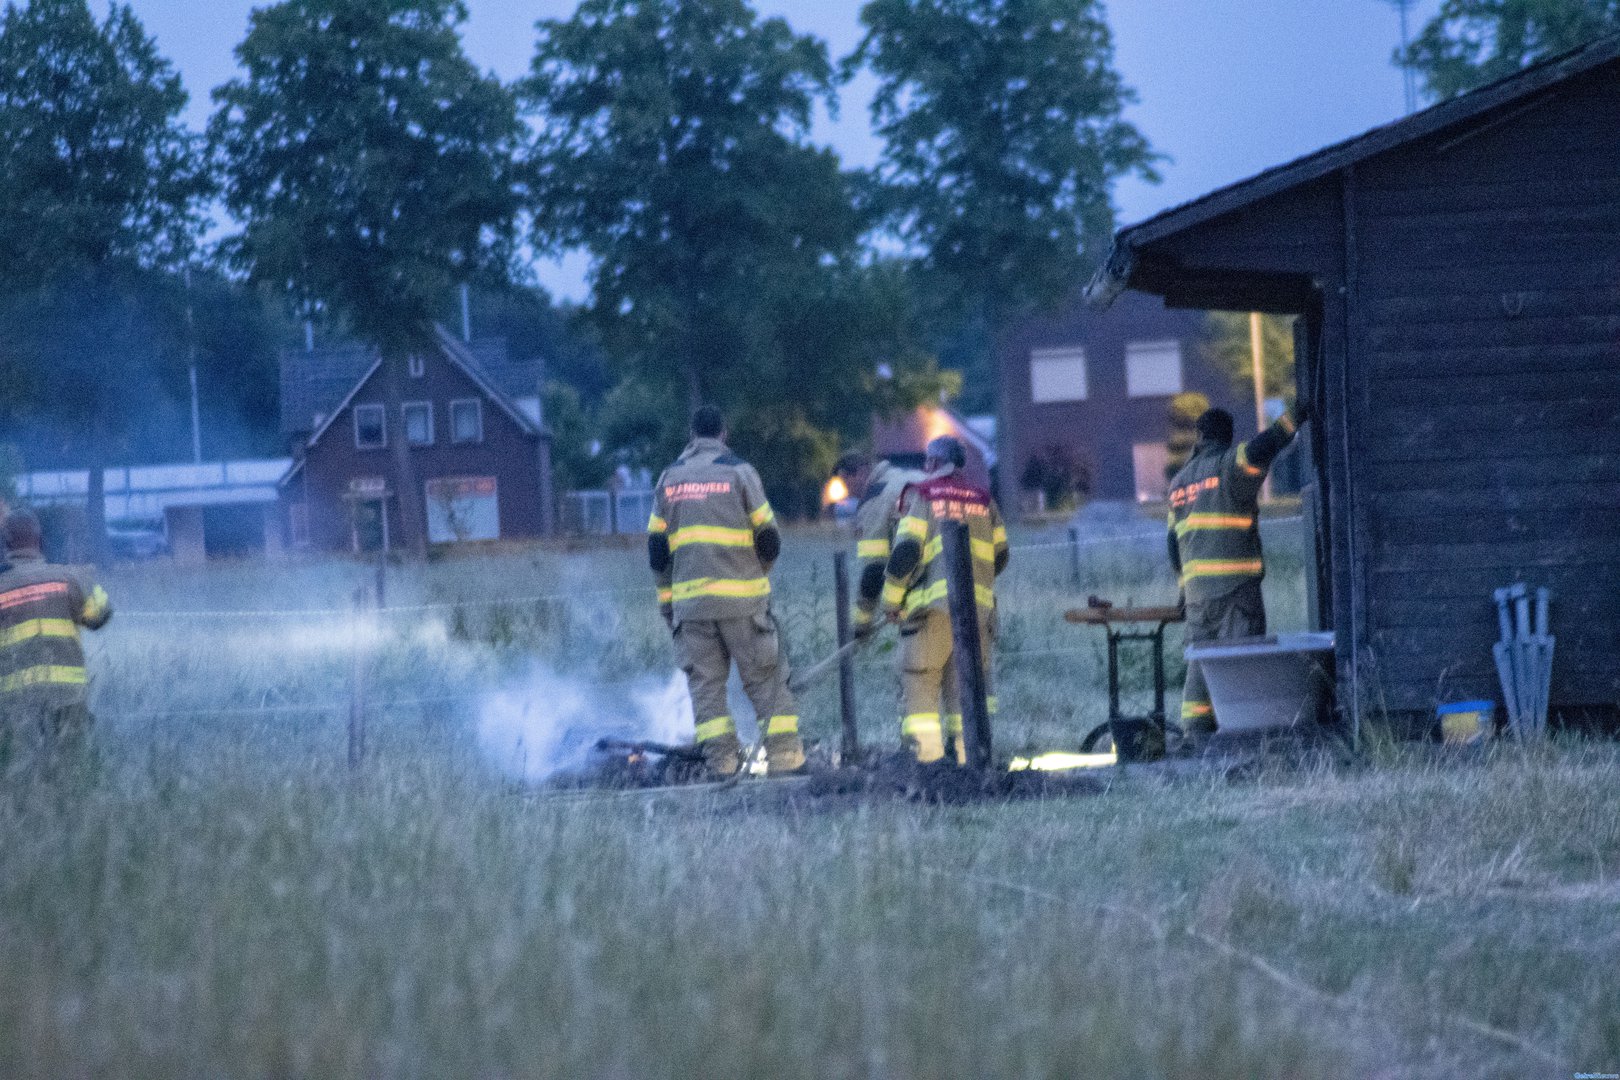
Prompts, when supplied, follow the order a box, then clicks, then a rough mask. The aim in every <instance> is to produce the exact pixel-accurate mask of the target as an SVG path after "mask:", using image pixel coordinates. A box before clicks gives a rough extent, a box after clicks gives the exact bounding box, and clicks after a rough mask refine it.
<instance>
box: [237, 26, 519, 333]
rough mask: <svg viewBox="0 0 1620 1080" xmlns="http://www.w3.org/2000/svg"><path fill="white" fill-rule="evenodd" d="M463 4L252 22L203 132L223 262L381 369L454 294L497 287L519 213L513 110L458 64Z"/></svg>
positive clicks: (499, 91)
mask: <svg viewBox="0 0 1620 1080" xmlns="http://www.w3.org/2000/svg"><path fill="white" fill-rule="evenodd" d="M466 14H467V13H466V9H465V7H464V5H463V4H461V3H460V2H459V0H282V2H280V3H276V4H272V5H270V6H268V7H263V8H259V9H257V10H255V11H254V12H253V15H252V22H251V25H250V28H249V31H248V35H247V37H246V38H245V39H244V40H243V41H242V43H241V44H240V45H239V46H238V47H237V49H236V56H237V59H238V61H239V62H240V64H241V66H242V68H243V74H242V75H241V76H240V77H239V78H237V79H233V80H232V81H230V82H228V83H226V84H225V85H224V86H222V87H220V88H219V89H217V90H215V91H214V100H215V102H216V103H217V105H218V111H217V112H216V114H215V115H214V118H213V120H212V122H211V123H210V125H209V132H210V134H211V136H212V137H213V139H214V141H215V143H216V145H217V146H218V147H219V149H220V152H221V155H222V159H223V169H224V173H225V202H226V205H227V206H228V207H229V209H230V210H231V212H232V213H233V214H234V215H235V216H236V218H237V220H238V221H240V222H241V224H242V229H241V231H240V233H239V234H238V235H237V236H236V237H234V238H233V239H232V240H231V241H230V243H229V244H228V245H227V249H226V250H227V252H228V255H229V257H230V259H231V261H232V263H233V264H234V265H235V266H236V267H237V268H239V269H241V270H243V271H245V272H246V273H247V274H248V275H249V277H250V279H251V280H253V281H255V282H258V283H262V284H265V285H268V286H270V287H272V288H275V289H277V290H278V291H281V292H284V293H287V294H289V295H291V296H292V297H294V298H295V299H296V300H298V301H300V302H302V303H306V304H312V305H319V306H320V307H321V308H322V309H323V310H325V311H326V312H327V313H328V315H329V316H330V317H332V318H333V319H334V320H336V321H338V322H340V323H342V324H344V325H346V326H347V327H348V328H350V329H351V330H352V331H353V332H354V333H355V334H356V335H357V336H359V337H360V338H361V339H363V340H366V341H369V342H371V343H373V344H376V345H377V346H379V347H381V348H383V349H384V351H385V352H392V351H395V350H399V349H403V348H408V347H409V346H410V344H411V343H412V342H413V341H414V340H419V337H418V335H420V333H421V331H422V327H423V324H425V323H426V322H427V321H428V319H429V318H431V316H432V315H433V314H435V313H437V312H439V311H441V310H442V309H443V307H444V305H445V304H446V302H447V300H448V298H449V297H451V296H452V295H453V294H454V290H455V288H456V287H457V286H458V285H459V284H461V283H462V282H465V281H467V280H469V279H472V278H475V277H480V276H486V277H493V278H496V279H501V278H504V277H505V276H506V274H507V272H508V270H509V268H510V265H511V259H512V254H513V245H514V240H515V237H516V230H517V225H516V216H517V213H518V209H519V206H520V202H521V196H522V187H521V174H520V171H519V167H518V164H517V158H518V147H519V142H520V132H521V125H520V124H519V121H518V117H517V109H516V104H515V102H514V100H513V97H512V95H511V93H510V92H509V91H508V90H507V88H505V87H504V86H502V85H501V83H500V81H499V80H497V79H496V78H494V77H493V76H491V75H488V74H485V73H483V72H480V71H479V70H478V69H477V68H476V67H475V66H474V65H473V64H472V63H471V61H469V60H468V59H467V57H466V55H465V53H464V52H463V51H462V47H461V38H460V34H459V27H460V26H461V24H462V23H463V22H464V21H465V19H466Z"/></svg>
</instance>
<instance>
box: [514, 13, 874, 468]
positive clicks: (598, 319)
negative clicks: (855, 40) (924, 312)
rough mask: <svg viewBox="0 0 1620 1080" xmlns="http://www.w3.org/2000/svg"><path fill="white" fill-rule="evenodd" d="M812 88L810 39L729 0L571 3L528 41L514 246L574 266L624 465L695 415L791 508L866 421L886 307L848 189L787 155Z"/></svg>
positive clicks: (816, 155) (824, 64)
mask: <svg viewBox="0 0 1620 1080" xmlns="http://www.w3.org/2000/svg"><path fill="white" fill-rule="evenodd" d="M833 83H834V73H833V67H832V64H831V62H830V60H829V59H828V56H827V51H826V47H825V46H824V45H823V44H822V43H821V42H820V41H818V40H816V39H814V38H811V37H806V36H802V35H798V34H795V33H794V32H793V30H792V29H791V27H789V25H788V24H787V23H786V22H784V21H783V20H781V19H774V18H773V19H765V20H761V19H759V18H757V17H756V15H755V13H754V12H753V11H752V9H751V8H750V7H749V6H748V4H747V3H746V2H745V0H584V2H583V3H581V4H580V6H579V8H578V10H577V11H576V12H575V13H574V15H573V16H572V17H571V18H568V19H553V20H544V21H542V22H541V23H540V24H539V40H538V44H537V48H536V52H535V57H534V62H533V65H532V68H531V74H530V76H529V77H528V79H527V80H525V82H524V84H523V87H522V94H523V97H524V100H525V102H526V105H527V109H528V111H529V113H530V115H531V116H532V117H533V118H534V120H535V121H536V130H537V132H538V135H537V141H536V144H535V152H534V161H535V163H536V166H537V168H536V188H535V198H534V204H533V206H534V212H535V233H534V235H535V240H536V242H537V246H539V247H541V248H543V249H547V250H554V251H555V250H564V249H570V248H574V249H584V250H585V251H586V252H588V253H589V255H590V257H591V259H592V272H591V290H592V293H591V304H590V316H591V318H592V321H593V322H594V323H595V325H596V328H597V330H598V332H599V337H600V340H601V342H602V345H603V347H604V349H605V350H606V352H607V354H608V355H609V357H610V358H612V359H613V360H614V361H615V362H616V363H617V365H618V369H619V371H620V373H621V374H622V375H623V376H624V377H625V379H626V380H628V381H627V382H626V383H625V384H624V385H622V386H621V387H620V388H618V389H617V390H616V391H615V392H614V393H613V394H611V395H609V398H608V401H607V403H606V410H605V411H606V416H605V422H606V424H607V427H608V429H609V432H610V434H612V435H614V436H615V437H616V439H617V440H622V441H623V443H624V444H625V445H626V446H627V447H629V448H631V449H633V450H635V451H637V452H638V456H639V455H645V456H646V457H649V458H656V457H661V456H662V455H663V454H665V453H667V452H668V451H669V449H670V447H671V446H672V445H675V444H676V443H677V440H678V439H679V436H680V432H681V430H682V429H683V428H684V424H685V417H686V413H687V407H688V406H690V405H691V404H693V403H695V402H697V401H700V400H712V401H715V402H718V403H719V404H721V405H722V406H725V407H726V408H727V409H728V411H729V412H730V414H731V416H732V419H733V429H734V432H735V433H736V434H737V436H738V439H739V442H741V443H743V444H744V448H745V449H746V450H747V451H748V452H749V453H750V454H751V455H753V456H754V457H756V458H757V459H759V462H758V463H759V465H760V467H761V472H762V473H764V474H765V477H766V480H767V483H769V484H772V485H773V486H774V487H775V488H776V489H777V490H778V491H779V492H781V491H783V490H784V488H786V489H789V490H791V491H799V490H802V488H803V487H804V486H806V485H807V484H808V483H809V482H810V480H811V478H812V477H813V476H814V475H815V474H816V473H817V472H818V471H820V470H823V469H824V468H825V467H827V466H829V465H830V464H831V461H832V458H833V456H834V455H835V454H836V446H837V442H838V431H837V429H838V427H839V425H840V424H846V425H848V424H855V423H859V424H864V423H866V422H867V420H868V419H869V416H868V415H867V414H865V413H864V411H863V410H864V405H865V404H866V403H867V402H868V401H869V400H870V399H869V396H867V395H866V391H867V390H868V389H869V386H868V385H867V384H869V383H870V372H872V371H874V370H875V369H876V364H877V359H876V358H875V357H874V355H873V349H874V348H875V347H876V343H875V339H874V337H873V336H872V335H871V334H869V333H868V329H867V328H869V327H871V326H872V325H873V323H874V322H877V323H882V322H884V321H886V320H889V319H890V316H892V315H893V314H894V312H893V309H891V308H886V306H885V304H886V301H885V300H884V299H883V296H882V289H881V288H879V287H878V285H877V280H878V278H880V277H881V276H882V275H881V274H880V273H879V272H878V271H876V270H875V269H874V268H871V267H867V266H864V265H862V264H861V261H860V245H859V241H860V237H861V234H862V230H863V226H864V219H863V218H862V216H861V214H860V213H859V212H858V210H857V209H856V200H855V195H854V191H853V180H852V178H850V177H848V176H846V175H845V174H843V173H842V172H841V170H840V167H839V162H838V159H837V157H836V156H835V155H834V154H833V153H832V152H831V151H829V150H826V149H824V148H820V147H817V146H815V145H813V144H812V143H811V142H810V140H809V130H810V125H811V120H812V117H813V115H814V112H815V109H816V108H817V106H818V105H823V104H825V105H831V104H832V103H833ZM885 311H887V312H888V314H885ZM823 475H824V474H823Z"/></svg>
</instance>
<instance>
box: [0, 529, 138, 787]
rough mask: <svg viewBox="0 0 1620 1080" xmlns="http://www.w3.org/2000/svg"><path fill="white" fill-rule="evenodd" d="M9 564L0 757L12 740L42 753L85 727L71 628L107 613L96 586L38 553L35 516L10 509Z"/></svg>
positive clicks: (3, 593) (2, 630)
mask: <svg viewBox="0 0 1620 1080" xmlns="http://www.w3.org/2000/svg"><path fill="white" fill-rule="evenodd" d="M0 532H3V534H4V537H5V547H6V560H7V562H8V563H9V566H7V567H6V568H5V570H4V571H3V572H0V764H3V763H4V761H5V760H6V759H7V758H10V757H11V756H13V750H12V744H14V743H21V744H23V745H24V746H26V747H27V748H29V749H36V748H37V749H43V750H44V751H46V752H47V753H48V752H50V751H51V750H52V749H54V748H55V747H56V746H57V745H58V744H61V743H64V742H71V741H74V740H77V739H79V738H81V737H82V736H83V735H84V733H85V732H86V731H87V730H88V728H89V726H90V710H89V708H88V707H87V704H86V701H87V697H88V688H89V677H88V675H87V674H86V672H85V664H84V648H83V646H82V645H81V644H80V643H79V628H80V627H84V628H85V629H89V630H99V629H100V628H101V627H102V626H105V625H106V623H107V620H108V619H109V618H111V617H112V605H111V604H110V603H108V601H107V594H106V592H104V591H103V590H102V588H101V586H100V585H96V584H94V583H92V582H90V581H88V580H87V579H85V578H84V577H82V576H81V575H80V574H78V573H75V572H74V571H72V570H69V569H67V568H66V567H61V566H51V565H50V564H48V563H46V561H45V558H44V556H43V555H41V554H40V527H39V519H38V518H37V517H35V516H34V515H33V514H32V513H30V512H28V511H27V510H16V511H13V512H12V513H11V514H9V515H8V516H7V517H6V519H5V524H4V525H3V526H0Z"/></svg>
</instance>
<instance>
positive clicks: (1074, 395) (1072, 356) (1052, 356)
mask: <svg viewBox="0 0 1620 1080" xmlns="http://www.w3.org/2000/svg"><path fill="white" fill-rule="evenodd" d="M1029 388H1030V399H1031V400H1032V401H1034V403H1035V404H1037V405H1044V404H1046V403H1048V402H1053V401H1084V400H1086V350H1085V349H1082V348H1080V347H1079V346H1070V347H1068V348H1063V349H1034V350H1032V351H1031V352H1030V354H1029Z"/></svg>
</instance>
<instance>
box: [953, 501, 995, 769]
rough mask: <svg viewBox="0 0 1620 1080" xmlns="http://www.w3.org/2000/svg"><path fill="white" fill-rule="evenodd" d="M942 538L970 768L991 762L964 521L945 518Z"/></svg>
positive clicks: (981, 653) (969, 544)
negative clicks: (946, 519)
mask: <svg viewBox="0 0 1620 1080" xmlns="http://www.w3.org/2000/svg"><path fill="white" fill-rule="evenodd" d="M941 537H942V539H943V540H944V547H945V550H944V557H945V568H946V573H947V574H948V575H949V582H950V584H949V585H947V586H946V587H947V588H948V589H949V590H950V594H949V595H950V606H951V636H952V638H954V647H955V648H954V655H955V657H956V678H957V684H958V686H959V687H960V689H961V694H962V738H963V740H964V741H965V742H966V743H967V764H968V768H970V769H988V768H990V765H991V758H992V754H991V745H990V708H989V702H988V700H987V696H986V692H985V687H984V648H983V645H982V639H981V638H980V637H979V602H978V596H977V592H976V590H975V589H974V585H973V545H972V542H971V538H970V536H969V534H968V527H967V523H966V522H962V521H947V522H945V523H944V526H943V530H942V533H941Z"/></svg>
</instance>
